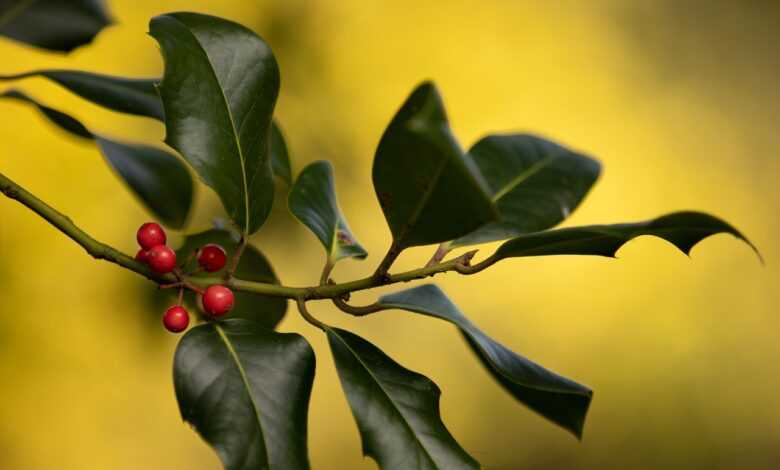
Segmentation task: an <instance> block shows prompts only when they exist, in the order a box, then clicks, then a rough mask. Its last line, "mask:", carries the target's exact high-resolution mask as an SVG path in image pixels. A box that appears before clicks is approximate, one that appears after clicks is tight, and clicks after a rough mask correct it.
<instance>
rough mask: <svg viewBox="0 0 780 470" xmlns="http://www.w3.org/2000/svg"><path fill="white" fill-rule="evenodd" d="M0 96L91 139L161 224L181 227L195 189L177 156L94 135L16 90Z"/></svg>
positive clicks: (62, 127) (64, 115)
mask: <svg viewBox="0 0 780 470" xmlns="http://www.w3.org/2000/svg"><path fill="white" fill-rule="evenodd" d="M0 98H11V99H16V100H19V101H23V102H26V103H29V104H31V105H33V106H35V107H36V108H37V109H38V110H39V111H40V112H41V113H43V115H44V116H46V117H47V118H48V119H49V120H50V121H51V122H52V123H54V124H55V125H57V126H58V127H60V128H61V129H63V130H65V131H67V132H69V133H70V134H72V135H75V136H78V137H80V138H84V139H90V140H92V141H94V142H95V143H96V144H97V146H98V149H100V151H101V153H102V154H103V156H104V157H105V159H106V161H107V162H108V164H109V165H110V166H111V168H113V169H114V171H115V172H116V174H117V175H118V176H119V177H120V178H121V179H122V180H123V181H124V182H125V183H126V184H127V186H128V187H129V188H130V190H131V191H132V192H133V193H134V194H135V196H136V197H138V199H139V200H140V201H141V203H142V204H143V205H144V206H145V207H146V208H147V209H148V210H149V211H150V212H151V213H152V214H154V216H155V217H156V218H157V219H158V220H159V221H160V222H161V223H163V224H164V225H166V226H168V227H170V228H174V229H181V228H183V227H184V225H185V224H186V222H187V216H188V214H189V212H190V208H191V206H192V198H193V193H194V191H195V189H194V184H193V181H192V177H191V176H190V173H189V171H188V170H187V167H186V166H185V165H184V163H183V162H181V161H180V160H179V159H178V158H176V157H175V156H173V155H171V154H169V153H168V152H165V151H163V150H160V149H158V148H155V147H150V146H146V145H140V144H128V143H123V142H119V141H116V140H113V139H109V138H107V137H103V136H100V135H97V134H93V133H92V132H90V131H89V130H88V129H87V128H86V127H84V125H83V124H81V123H80V122H79V121H78V120H76V119H75V118H73V117H71V116H69V115H67V114H65V113H63V112H61V111H57V110H56V109H53V108H50V107H48V106H44V105H42V104H40V103H38V102H37V101H35V100H34V99H32V98H30V97H29V96H27V95H25V94H24V93H21V92H19V91H15V90H10V91H6V92H5V93H3V94H0Z"/></svg>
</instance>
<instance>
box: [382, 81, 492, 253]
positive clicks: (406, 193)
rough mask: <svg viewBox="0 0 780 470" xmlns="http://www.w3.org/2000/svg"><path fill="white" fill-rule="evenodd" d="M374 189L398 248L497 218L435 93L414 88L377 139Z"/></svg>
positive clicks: (468, 229)
mask: <svg viewBox="0 0 780 470" xmlns="http://www.w3.org/2000/svg"><path fill="white" fill-rule="evenodd" d="M372 176H373V182H374V190H375V191H376V195H377V198H378V199H379V204H380V206H381V207H382V211H383V212H384V214H385V218H386V219H387V222H388V225H389V226H390V231H391V232H392V234H393V240H394V241H395V243H396V245H398V246H399V247H400V248H407V247H410V246H418V245H428V244H431V243H440V242H444V241H449V240H452V239H454V238H458V237H460V236H463V235H466V234H468V233H470V232H472V231H473V230H475V229H477V228H478V227H480V226H482V225H484V224H485V223H487V222H490V221H493V220H495V219H496V218H497V217H498V212H497V209H496V207H495V205H494V204H493V202H492V201H491V199H490V196H489V195H488V193H487V188H486V186H485V183H484V181H483V180H482V177H481V175H480V174H479V170H478V169H477V168H476V166H475V165H474V162H473V161H471V157H470V156H469V155H467V154H465V153H464V152H463V151H462V150H461V148H460V146H459V145H458V143H457V142H456V141H455V138H454V136H453V135H452V132H451V131H450V128H449V124H448V121H447V116H446V113H445V111H444V105H443V103H442V100H441V97H440V96H439V92H438V91H437V90H436V87H435V86H434V85H433V84H432V83H429V82H426V83H423V84H422V85H420V86H418V87H417V88H416V89H415V90H414V91H413V92H412V94H411V96H409V98H408V99H407V100H406V102H405V103H404V104H403V106H401V109H400V110H399V111H398V112H397V113H396V115H395V117H394V118H393V120H392V121H391V122H390V125H389V126H388V127H387V129H386V130H385V132H384V134H383V135H382V138H381V140H380V142H379V146H378V147H377V150H376V155H375V157H374V164H373V169H372Z"/></svg>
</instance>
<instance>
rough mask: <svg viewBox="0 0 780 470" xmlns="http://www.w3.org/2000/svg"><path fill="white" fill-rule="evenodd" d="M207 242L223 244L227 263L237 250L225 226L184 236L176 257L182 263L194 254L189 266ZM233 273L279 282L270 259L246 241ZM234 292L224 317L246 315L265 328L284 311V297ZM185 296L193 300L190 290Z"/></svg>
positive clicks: (212, 274)
mask: <svg viewBox="0 0 780 470" xmlns="http://www.w3.org/2000/svg"><path fill="white" fill-rule="evenodd" d="M209 243H216V244H218V245H220V246H221V247H222V248H224V249H225V251H226V252H227V255H228V263H230V258H231V257H232V256H233V254H234V253H235V252H236V247H237V246H238V237H235V236H233V234H231V233H230V232H228V231H226V230H218V229H212V230H207V231H205V232H201V233H198V234H195V235H189V236H187V237H186V238H185V239H184V243H183V244H182V246H181V247H180V248H179V249H178V250H176V258H177V260H179V262H180V263H182V262H184V261H185V260H187V259H189V258H190V256H191V255H193V258H192V261H191V262H190V266H189V267H190V268H192V267H194V266H195V265H197V261H196V260H195V256H197V255H196V254H195V253H196V252H197V250H198V249H200V248H201V247H202V246H204V245H207V244H209ZM198 276H214V273H200V274H195V277H198ZM236 276H237V277H238V278H240V279H245V280H248V281H256V282H265V283H269V284H279V279H277V277H276V274H275V273H274V271H273V268H272V267H271V263H270V262H269V261H268V259H267V258H266V257H265V256H264V255H263V254H262V253H261V252H260V250H258V249H257V248H255V247H254V246H252V245H247V246H246V248H245V249H244V253H243V254H242V255H241V260H240V261H239V262H238V266H237V268H236ZM233 295H234V296H235V306H234V307H233V310H231V311H230V313H228V316H227V318H246V319H249V320H252V321H254V322H256V323H259V324H260V325H262V326H264V327H265V328H268V329H273V328H275V327H276V325H278V324H279V322H280V321H282V318H284V314H285V312H287V299H285V298H282V297H271V296H267V295H261V294H253V293H251V292H239V291H235V292H234V293H233ZM188 297H189V298H190V301H191V303H193V304H195V303H196V301H195V299H194V297H195V296H194V295H193V294H191V293H188Z"/></svg>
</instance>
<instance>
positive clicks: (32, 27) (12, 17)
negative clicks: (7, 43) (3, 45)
mask: <svg viewBox="0 0 780 470" xmlns="http://www.w3.org/2000/svg"><path fill="white" fill-rule="evenodd" d="M111 23H112V20H111V15H110V14H109V13H108V11H107V10H106V7H105V5H104V3H103V1H102V0H68V1H63V0H16V1H13V0H11V1H4V2H2V4H0V35H2V36H6V37H9V38H11V39H14V40H16V41H19V42H23V43H26V44H30V45H32V46H36V47H40V48H43V49H49V50H52V51H58V52H70V51H72V50H73V49H75V48H77V47H79V46H83V45H85V44H89V43H90V42H92V40H93V39H94V38H95V36H96V35H97V34H98V33H99V32H100V31H101V30H102V29H103V28H105V27H106V26H108V25H109V24H111Z"/></svg>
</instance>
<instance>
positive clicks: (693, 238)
mask: <svg viewBox="0 0 780 470" xmlns="http://www.w3.org/2000/svg"><path fill="white" fill-rule="evenodd" d="M716 233H730V234H732V235H734V236H735V237H737V238H739V239H741V240H743V241H744V242H745V243H747V244H748V245H750V246H751V248H753V250H754V251H755V252H756V254H757V255H759V258H760V257H761V255H760V254H759V253H758V250H756V248H755V246H753V244H752V243H750V241H748V239H747V238H745V236H744V235H742V234H741V233H740V232H739V231H738V230H737V229H735V228H734V227H732V226H731V225H729V224H727V223H726V222H724V221H723V220H721V219H719V218H717V217H713V216H711V215H708V214H704V213H701V212H674V213H672V214H667V215H664V216H661V217H658V218H657V219H653V220H647V221H644V222H636V223H629V224H614V225H589V226H586V227H572V228H564V229H559V230H550V231H547V232H538V233H529V234H527V235H520V236H519V237H517V238H514V239H512V240H509V241H508V242H505V243H504V244H503V245H501V246H500V247H499V248H498V250H497V251H496V253H495V255H493V256H494V257H496V258H497V259H504V258H514V257H522V256H546V255H600V256H615V253H616V252H617V250H618V249H619V248H620V247H621V246H623V245H624V244H625V243H626V242H628V241H629V240H631V239H633V238H636V237H639V236H641V235H653V236H656V237H659V238H663V239H664V240H666V241H668V242H670V243H672V244H673V245H674V246H676V247H677V248H679V249H680V251H682V252H683V253H685V254H690V252H691V248H693V247H694V246H695V245H696V244H697V243H699V242H700V241H701V240H703V239H705V238H707V237H709V236H710V235H715V234H716Z"/></svg>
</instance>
